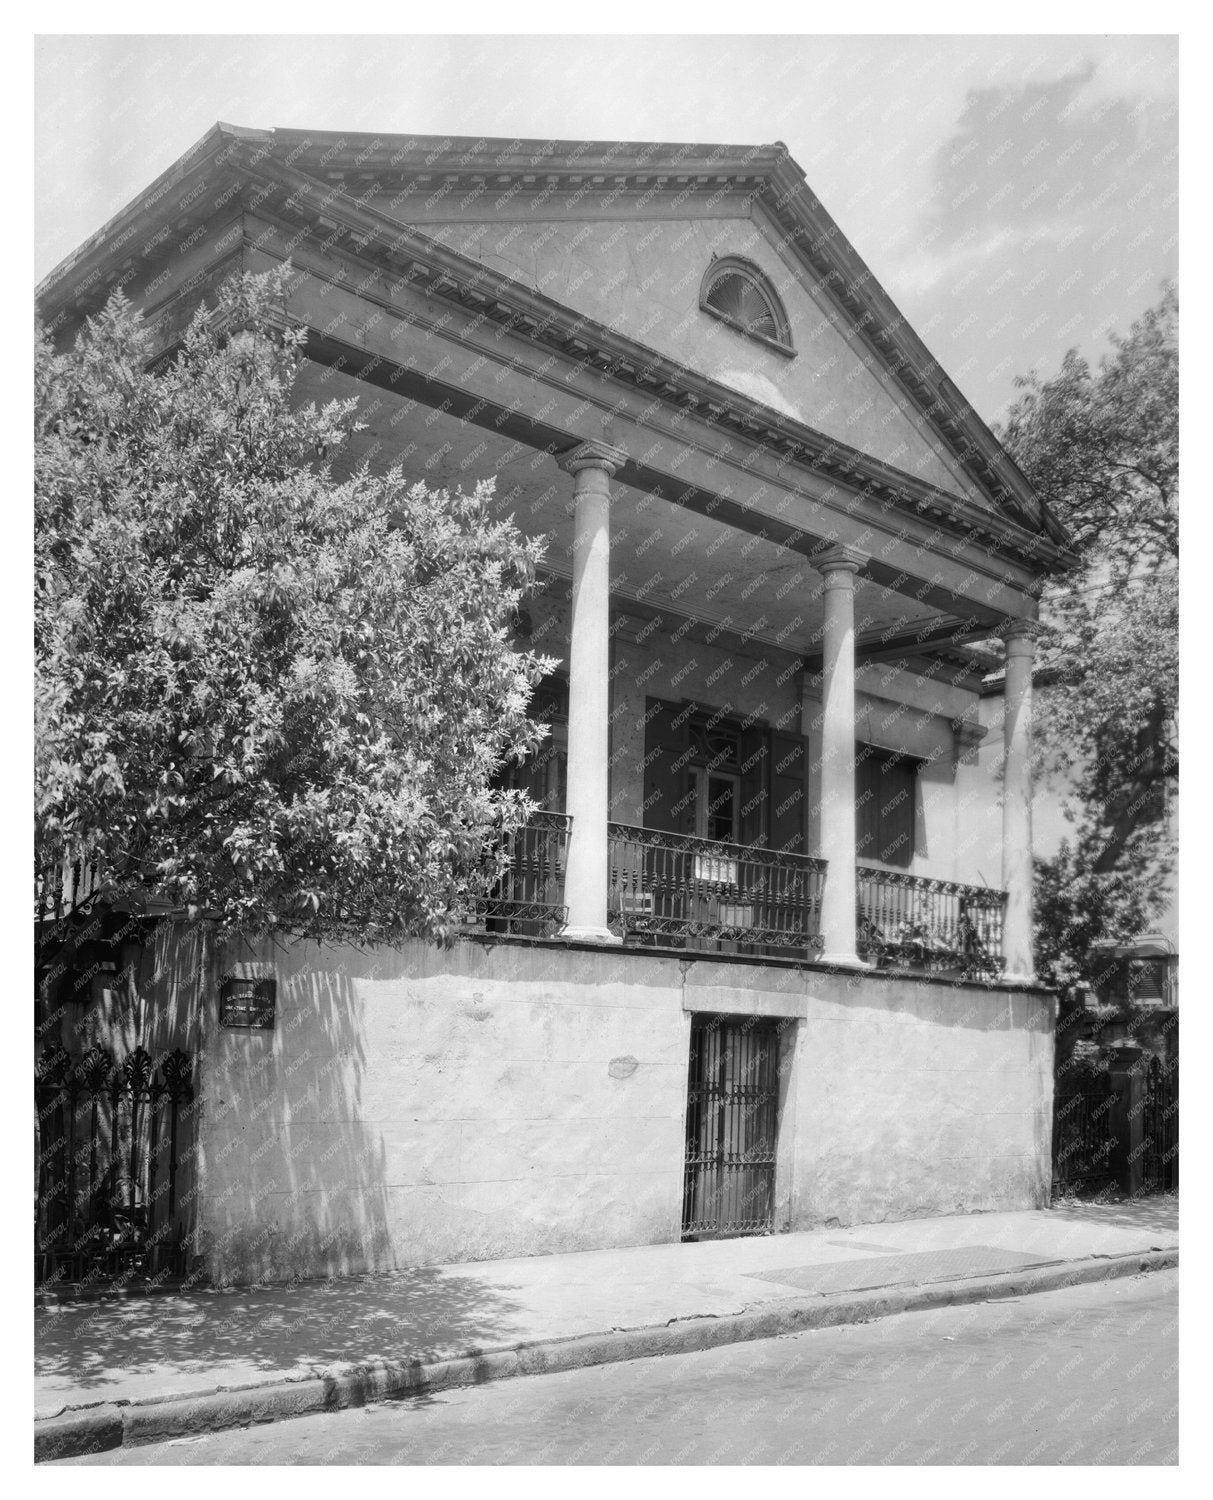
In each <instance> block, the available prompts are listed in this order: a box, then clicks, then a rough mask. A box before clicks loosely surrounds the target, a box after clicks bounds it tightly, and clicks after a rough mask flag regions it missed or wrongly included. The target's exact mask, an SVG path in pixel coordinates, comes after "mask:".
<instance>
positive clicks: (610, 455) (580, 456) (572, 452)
mask: <svg viewBox="0 0 1213 1500" xmlns="http://www.w3.org/2000/svg"><path fill="white" fill-rule="evenodd" d="M627 461H628V455H627V453H626V452H625V451H624V450H623V449H622V448H617V447H615V445H614V444H613V443H603V442H600V441H599V440H598V439H597V438H590V440H589V441H588V442H585V443H578V444H577V446H576V447H575V448H570V449H569V450H568V451H567V452H566V453H558V454H556V462H557V463H558V464H559V465H560V467H561V468H562V469H564V470H565V472H566V473H568V474H579V473H580V472H581V471H582V469H603V470H605V472H606V474H607V475H608V477H609V476H611V475H613V474H614V473H615V471H616V470H617V469H622V468H623V466H624V464H625V463H627Z"/></svg>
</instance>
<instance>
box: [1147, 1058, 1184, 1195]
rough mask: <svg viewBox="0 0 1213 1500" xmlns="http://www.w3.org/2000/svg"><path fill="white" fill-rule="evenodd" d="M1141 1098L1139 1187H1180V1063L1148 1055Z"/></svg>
mask: <svg viewBox="0 0 1213 1500" xmlns="http://www.w3.org/2000/svg"><path fill="white" fill-rule="evenodd" d="M1144 1081H1145V1088H1144V1090H1143V1098H1142V1105H1143V1109H1142V1142H1143V1145H1144V1151H1143V1153H1142V1189H1143V1191H1145V1192H1147V1193H1170V1192H1174V1191H1175V1190H1176V1189H1177V1188H1178V1187H1179V1064H1178V1062H1171V1063H1163V1062H1161V1061H1160V1060H1159V1059H1158V1058H1157V1057H1152V1058H1151V1059H1150V1062H1149V1065H1148V1066H1147V1068H1146V1076H1145V1080H1144Z"/></svg>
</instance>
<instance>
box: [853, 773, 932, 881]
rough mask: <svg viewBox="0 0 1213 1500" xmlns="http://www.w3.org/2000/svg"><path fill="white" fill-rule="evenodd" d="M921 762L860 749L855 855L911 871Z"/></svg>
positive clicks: (857, 777) (856, 784)
mask: <svg viewBox="0 0 1213 1500" xmlns="http://www.w3.org/2000/svg"><path fill="white" fill-rule="evenodd" d="M917 775H918V762H917V761H916V760H912V759H911V758H910V757H908V756H901V755H895V754H893V753H892V752H890V751H887V750H877V749H875V748H874V747H873V746H870V745H861V746H859V747H858V754H857V763H856V769H855V855H856V858H858V859H871V860H878V861H879V862H880V863H881V864H886V865H896V866H898V867H899V868H901V869H909V867H910V865H911V864H912V862H913V859H914V799H915V795H916V790H917Z"/></svg>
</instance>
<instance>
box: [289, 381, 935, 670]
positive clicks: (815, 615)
mask: <svg viewBox="0 0 1213 1500" xmlns="http://www.w3.org/2000/svg"><path fill="white" fill-rule="evenodd" d="M299 394H300V396H301V397H303V398H304V399H309V398H310V399H313V400H315V401H317V402H324V401H328V400H332V399H334V398H338V399H344V398H346V397H348V396H351V395H356V396H358V397H359V398H360V414H361V420H362V421H363V422H364V423H365V426H364V428H363V430H362V431H361V432H359V433H357V434H356V435H355V436H354V438H353V439H352V441H351V443H350V445H349V447H348V448H347V449H346V450H345V451H344V453H343V454H341V455H340V456H339V458H338V460H337V461H336V462H335V463H334V473H335V474H336V475H337V476H338V477H343V476H344V475H345V474H347V473H349V472H350V471H352V470H353V469H354V468H357V467H358V466H359V465H360V464H361V463H362V462H363V461H364V460H369V461H370V463H371V464H372V466H373V467H375V468H380V469H386V468H388V467H390V466H391V464H392V463H394V462H396V461H400V462H402V463H403V466H404V468H405V471H406V473H408V474H410V475H415V476H416V477H417V478H419V479H423V480H424V481H425V482H426V483H427V484H430V485H432V486H436V487H442V488H450V489H453V488H455V487H456V486H458V485H462V486H463V487H464V488H465V489H470V488H471V487H472V486H473V485H474V484H476V482H477V481H478V480H481V479H486V478H490V477H494V476H495V477H496V481H497V487H496V501H495V509H496V511H497V513H498V514H499V515H501V516H507V515H512V516H513V518H514V521H515V523H516V524H517V526H518V527H519V529H520V530H521V531H523V532H524V533H525V534H526V535H528V536H545V537H547V538H548V549H547V555H546V567H547V569H548V570H549V571H550V572H552V573H554V574H555V575H556V576H558V577H562V578H569V579H571V578H572V573H573V566H572V547H573V517H572V491H573V485H572V480H571V479H570V478H569V476H568V475H567V474H564V473H563V472H561V470H560V469H558V468H557V466H556V463H555V461H554V460H553V459H552V458H551V457H550V456H549V455H547V454H545V453H542V452H538V451H536V450H534V449H530V448H527V449H524V450H521V451H520V448H519V444H518V443H517V442H514V441H511V440H510V439H507V438H505V437H502V436H500V435H499V434H496V433H493V432H491V431H488V430H486V429H484V428H481V427H473V426H469V425H468V424H467V423H466V422H464V421H463V420H462V419H461V418H459V417H455V416H451V415H449V414H448V413H445V412H441V411H439V410H437V409H434V408H430V407H425V406H420V405H415V404H413V403H411V402H410V401H408V400H407V399H405V398H402V397H400V396H397V395H395V394H393V393H392V392H390V391H385V390H382V389H368V387H367V386H366V385H365V383H363V382H361V381H359V380H357V379H355V378H354V377H352V376H349V375H346V374H345V373H343V372H340V371H337V370H334V369H331V368H323V367H321V366H318V365H314V364H311V363H305V365H304V368H303V371H302V373H301V376H300V381H299ZM823 586H824V585H823V580H822V578H821V575H820V574H819V573H818V572H817V571H816V570H815V569H814V568H813V566H812V564H811V563H810V561H809V560H808V558H806V557H805V556H804V555H803V554H802V553H799V552H794V551H792V550H791V549H789V548H787V547H784V546H781V545H779V544H777V543H775V542H772V541H769V540H766V539H764V538H762V537H761V536H758V535H748V534H746V533H745V532H741V531H738V530H737V529H736V528H734V527H732V526H729V525H727V524H725V523H723V522H720V521H717V520H715V519H713V518H712V517H710V516H704V515H701V514H697V513H695V512H693V511H690V510H687V509H685V508H684V507H682V506H679V505H675V504H673V503H672V502H670V501H668V500H664V499H661V498H659V497H657V496H655V495H650V494H647V493H645V492H643V491H641V490H638V489H635V488H632V487H631V486H629V485H626V484H622V483H619V482H618V481H616V482H614V483H613V484H612V507H611V593H612V597H613V599H614V600H615V601H616V603H618V604H621V605H625V606H626V607H628V612H629V613H640V614H642V615H643V614H649V613H650V612H656V613H660V614H661V615H662V616H663V617H665V618H667V619H671V620H677V619H678V618H680V617H686V618H690V619H693V620H696V621H700V622H702V623H703V624H704V625H706V626H712V627H716V628H717V629H718V631H719V632H720V633H721V634H724V633H727V634H729V635H734V636H745V637H747V638H750V639H753V640H755V641H762V642H764V643H766V644H768V645H773V646H778V647H781V648H782V649H784V650H786V651H789V652H792V653H795V654H798V655H801V656H804V657H806V658H813V657H815V656H817V655H819V654H820V649H821V646H820V640H821V636H820V630H821V624H822V618H823V605H822V593H823ZM855 618H856V625H857V635H858V639H859V641H860V643H863V642H868V643H871V644H872V645H873V647H876V646H878V645H881V644H887V642H888V640H889V639H890V638H891V637H899V636H901V635H903V634H905V635H907V636H909V635H913V634H915V633H917V632H920V631H923V630H930V629H932V628H934V629H937V630H940V629H946V627H947V626H948V625H949V623H950V621H951V619H952V618H953V617H951V616H949V615H947V614H945V613H943V612H942V611H940V610H938V609H932V608H931V607H930V606H928V605H926V604H923V603H921V602H919V601H918V600H915V599H913V598H910V597H907V596H906V595H903V594H899V593H897V592H895V591H894V590H892V589H890V588H887V587H885V586H883V585H881V584H877V583H874V582H872V581H871V580H868V579H863V578H861V579H859V580H858V581H857V591H856V600H855ZM920 649H921V648H920Z"/></svg>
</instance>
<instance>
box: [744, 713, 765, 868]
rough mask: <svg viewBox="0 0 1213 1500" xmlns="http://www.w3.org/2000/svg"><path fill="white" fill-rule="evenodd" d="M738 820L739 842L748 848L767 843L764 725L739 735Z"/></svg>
mask: <svg viewBox="0 0 1213 1500" xmlns="http://www.w3.org/2000/svg"><path fill="white" fill-rule="evenodd" d="M738 748H739V754H740V756H741V817H740V820H739V827H740V830H741V831H740V834H739V842H741V843H743V844H750V845H752V846H759V845H764V844H765V843H766V842H767V809H768V807H769V805H770V800H771V798H770V769H771V735H770V731H769V730H768V728H767V726H766V725H765V724H752V725H750V727H749V728H748V729H743V730H742V731H741V739H740V745H739V747H738Z"/></svg>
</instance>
